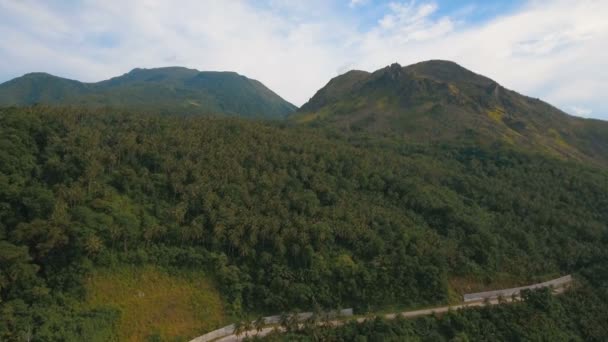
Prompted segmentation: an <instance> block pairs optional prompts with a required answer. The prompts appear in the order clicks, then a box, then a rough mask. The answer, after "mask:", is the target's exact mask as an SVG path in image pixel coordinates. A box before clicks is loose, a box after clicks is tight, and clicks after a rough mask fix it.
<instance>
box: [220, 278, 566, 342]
mask: <svg viewBox="0 0 608 342" xmlns="http://www.w3.org/2000/svg"><path fill="white" fill-rule="evenodd" d="M564 291H565V288H558V289H556V290H554V293H556V294H558V293H562V292H564ZM512 301H513V299H512V298H505V299H504V300H503V301H502V303H510V302H512ZM496 304H499V300H498V299H491V300H488V301H476V302H469V303H466V304H460V305H452V306H440V307H436V308H431V309H423V310H414V311H404V312H396V313H389V314H386V315H384V316H383V317H384V318H386V319H395V318H397V317H398V316H402V317H405V318H414V317H420V316H429V315H432V314H442V313H446V312H448V311H450V310H452V311H453V310H459V309H465V308H471V307H479V306H485V305H496ZM366 319H368V318H357V319H356V321H357V322H358V323H363V322H364V321H365V320H366ZM351 320H352V319H345V320H334V321H330V322H327V323H325V324H330V325H332V326H336V327H337V326H340V325H342V324H344V323H345V322H348V321H351ZM319 324H323V323H319ZM274 330H278V331H280V332H284V331H285V328H283V327H278V326H277V327H270V328H264V329H262V330H260V331H259V332H258V331H256V330H250V331H248V332H247V334H245V333H243V334H242V335H240V336H236V335H229V336H226V337H223V338H220V339H217V340H216V342H239V341H242V340H244V339H245V338H246V337H247V336H248V337H252V336H260V337H263V336H266V335H268V334H270V333H271V332H272V331H274Z"/></svg>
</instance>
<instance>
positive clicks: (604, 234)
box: [0, 107, 608, 341]
mask: <svg viewBox="0 0 608 342" xmlns="http://www.w3.org/2000/svg"><path fill="white" fill-rule="evenodd" d="M607 207H608V172H607V171H606V170H605V169H601V168H597V167H595V166H592V165H586V164H582V163H577V162H573V161H563V160H559V159H554V158H552V157H550V156H546V155H542V154H532V153H530V152H525V151H522V150H521V149H518V150H515V149H510V148H508V147H506V146H504V145H499V144H495V145H492V144H476V143H464V142H462V143H460V144H450V145H447V144H446V145H442V144H431V143H425V144H412V143H410V142H405V143H404V142H403V140H401V139H397V138H392V137H390V136H389V137H383V138H382V137H379V136H371V135H366V134H365V133H361V134H348V135H345V134H343V133H341V132H340V131H339V130H338V131H333V130H330V129H328V130H325V129H309V128H307V127H300V126H290V125H285V124H280V123H262V122H253V121H244V120H240V119H235V118H232V119H231V118H224V119H217V118H207V117H200V116H163V115H154V114H148V115H137V114H130V113H122V112H106V111H91V110H81V109H71V110H66V109H50V108H46V107H33V108H22V109H19V108H6V109H1V110H0V300H1V302H0V339H2V340H8V341H13V340H23V338H24V336H32V337H34V339H35V340H42V341H59V340H68V341H82V340H87V341H95V340H97V341H107V340H113V339H118V338H119V337H120V336H126V335H124V334H126V332H125V330H124V329H125V328H124V325H121V324H124V322H133V321H129V319H133V318H132V317H133V315H132V314H131V313H129V312H128V311H129V310H128V307H129V306H130V305H128V304H126V303H127V302H126V300H127V299H128V298H126V297H125V296H124V295H121V293H124V292H122V291H123V290H116V289H120V288H122V289H125V290H124V291H131V290H132V289H134V288H135V287H134V286H135V283H136V282H138V281H137V279H148V278H147V277H153V278H154V277H156V278H155V279H157V280H158V282H159V284H160V285H159V289H163V288H165V289H173V290H170V291H169V292H168V293H167V294H166V296H167V297H165V298H169V301H171V300H173V299H171V298H173V297H172V296H173V294H175V297H174V298H175V302H176V303H178V306H177V307H176V310H177V308H179V307H181V308H183V305H182V304H184V303H185V302H186V301H187V299H185V298H186V297H189V296H190V297H189V298H192V296H195V297H196V296H198V295H196V294H194V293H193V290H192V286H193V284H194V283H197V282H200V284H201V285H200V286H201V287H202V288H207V289H209V290H210V291H211V293H213V291H214V290H213V288H217V290H218V291H219V293H220V295H221V300H222V301H223V310H225V311H224V314H222V309H221V308H222V305H219V303H218V302H217V297H216V295H214V294H209V296H207V295H206V294H204V293H203V294H200V296H201V297H199V299H196V300H197V301H200V302H201V303H202V302H204V301H207V300H208V301H209V302H210V303H215V304H213V305H214V307H215V308H216V309H213V310H211V311H209V312H208V313H206V314H203V313H202V311H201V312H198V313H199V314H201V315H208V316H205V317H202V316H200V317H198V318H196V317H194V318H189V323H188V324H187V325H188V328H187V329H186V328H184V330H179V331H178V330H177V329H175V330H172V329H174V328H175V327H167V330H160V328H159V331H150V338H152V339H155V338H156V339H160V338H164V339H170V338H172V337H177V336H178V335H179V336H181V337H184V335H182V334H187V335H188V336H186V337H193V336H195V335H198V334H199V333H200V334H202V333H204V332H205V331H200V332H198V333H195V332H194V330H191V328H192V329H193V328H194V325H196V324H199V323H197V322H202V321H201V320H205V319H206V318H207V319H209V320H210V321H211V322H212V323H210V324H209V325H205V324H202V323H201V325H200V327H201V329H204V328H207V327H210V326H211V325H216V322H217V323H219V322H221V321H223V320H232V318H235V317H241V316H242V315H246V314H249V313H252V314H253V315H254V316H256V317H257V316H259V314H260V313H276V312H283V311H291V310H296V309H300V310H306V309H310V308H313V307H321V308H336V307H347V306H353V307H355V308H356V310H357V311H359V312H366V311H370V310H376V309H381V308H383V307H385V306H387V305H402V306H404V307H406V306H422V305H436V304H440V303H446V302H447V301H448V300H449V299H450V295H451V294H452V293H453V292H454V291H459V289H460V288H462V287H458V286H457V284H459V283H458V281H459V279H460V280H461V282H462V279H466V282H469V283H476V284H492V285H493V286H494V285H495V286H500V281H502V280H503V279H506V280H505V281H508V283H509V285H511V284H513V283H520V284H524V283H530V282H534V281H536V280H538V279H536V278H537V277H543V276H546V275H554V274H564V273H570V272H579V273H580V272H582V273H583V277H584V278H585V279H591V278H592V277H596V278H597V279H596V280H594V282H592V281H591V280H589V282H590V284H592V285H589V287H590V288H591V289H592V291H591V292H593V291H595V292H593V293H594V296H597V298H600V299H598V303H605V302H602V300H604V298H605V297H601V296H602V295H604V294H605V293H604V294H602V293H601V291H604V292H605V284H606V282H605V279H607V278H608V272H606V269H605V267H604V268H602V265H606V264H607V263H606V260H608V259H607V257H606V256H607V253H608V252H607V250H608V249H607V248H606V244H607V243H608V227H607V222H608V211H607V210H606V208H607ZM130 267H136V268H140V267H143V269H142V271H141V272H143V273H137V272H135V273H133V274H132V275H131V276H132V277H133V278H129V277H128V274H127V273H125V272H126V271H125V270H126V269H128V268H130ZM150 267H152V268H150ZM156 269H158V271H157V270H156ZM112 270H118V271H116V274H115V275H113V274H112V272H113V271H112ZM147 272H151V273H147ZM188 274H190V275H191V277H192V278H187V277H188V276H187V275H188ZM196 274H204V276H202V275H201V277H202V278H198V276H196ZM505 274H508V275H509V276H508V277H506V276H505ZM184 277H186V278H184ZM184 279H191V280H184ZM593 279H595V278H593ZM602 281H604V282H603V283H602ZM155 283H156V281H155ZM211 284H214V285H213V286H212V285H211ZM451 284H452V287H451V286H450V285H451ZM601 284H604V285H601ZM601 286H604V287H601ZM148 291H150V290H145V291H143V292H144V293H147V292H148ZM171 291H175V292H173V294H172V292H171ZM163 292H166V291H163ZM581 296H582V295H581ZM95 298H97V299H95ZM565 298H566V296H564V299H561V298H560V299H558V301H560V302H561V301H565V300H567V299H565ZM589 298H590V300H594V298H596V297H589ZM102 302H107V305H104V306H101V304H102ZM165 303H166V302H165ZM180 303H181V304H180ZM83 304H84V305H83ZM97 304H100V305H99V306H98V305H97ZM141 305H145V306H147V305H151V304H149V303H142V304H141ZM163 305H164V304H163ZM560 305H562V304H560ZM563 305H566V304H563ZM161 306H162V305H161ZM515 308H517V306H514V307H513V309H511V308H505V309H503V308H501V309H496V310H505V311H504V312H505V314H506V313H509V312H511V311H510V310H515ZM157 309H158V308H157ZM155 310H156V309H155ZM180 310H181V309H180ZM483 310H486V309H483ZM483 310H482V311H480V312H482V313H484V312H486V311H483ZM487 310H488V311H487V312H488V313H487V315H491V314H492V313H493V312H494V311H492V310H494V309H487ZM160 312H163V311H162V310H161V311H160ZM184 312H185V311H184ZM475 312H478V311H475ZM498 312H503V311H498ZM539 312H540V311H539ZM539 314H540V313H539ZM601 314H602V312H599V313H598V317H605V316H601ZM467 315H469V314H467ZM470 315H473V316H470V318H467V319H471V320H475V319H477V318H475V317H476V316H474V315H477V314H470ZM223 317H232V318H223ZM466 317H469V316H466ZM522 317H526V316H525V315H524V316H522ZM176 319H177V318H176ZM480 319H481V318H480ZM125 320H126V321H125ZM482 323H483V321H479V324H482ZM141 324H143V323H141ZM387 324H393V323H387ZM395 324H397V323H395ZM407 324H410V323H407ZM425 324H426V323H425ZM429 324H430V323H429ZM434 324H435V323H434ZM437 324H439V323H437ZM475 324H477V323H475ZM514 324H515V323H514ZM581 324H582V323H581ZM143 327H145V325H140V323H134V326H133V328H134V329H137V331H138V332H137V334H138V336H143V335H142V334H143V331H142V329H143ZM163 329H164V328H163ZM467 331H468V330H467ZM441 333H442V334H443V332H441ZM515 333H516V332H514V334H515ZM172 334H175V335H172ZM471 334H472V335H471V336H472V337H474V336H476V335H474V334H473V333H471ZM598 334H599V333H598ZM446 336H447V335H446ZM521 336H525V335H521ZM600 336H601V335H600ZM603 336H604V337H605V335H603ZM522 338H523V337H522Z"/></svg>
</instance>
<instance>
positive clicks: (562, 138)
mask: <svg viewBox="0 0 608 342" xmlns="http://www.w3.org/2000/svg"><path fill="white" fill-rule="evenodd" d="M293 119H294V120H295V121H297V122H300V123H309V124H313V125H321V126H322V125H329V126H332V127H338V128H340V129H342V130H345V131H348V132H357V131H364V132H374V133H383V134H392V135H398V136H402V137H405V138H409V139H412V140H413V141H417V142H433V141H435V142H436V141H444V142H445V141H454V140H469V141H471V140H472V141H475V142H476V143H481V144H491V143H496V142H501V143H503V144H506V145H511V146H514V147H517V148H523V149H526V150H530V151H534V152H542V153H548V154H551V155H554V156H559V157H562V158H568V159H574V160H580V161H591V162H594V163H596V164H598V163H599V164H604V165H607V164H608V123H607V122H603V121H599V120H585V119H581V118H576V117H573V116H570V115H568V114H566V113H564V112H562V111H560V110H559V109H557V108H555V107H553V106H551V105H549V104H547V103H545V102H543V101H540V100H538V99H534V98H530V97H526V96H523V95H521V94H518V93H516V92H514V91H511V90H509V89H506V88H504V87H502V86H501V85H500V84H498V83H496V82H495V81H493V80H491V79H489V78H486V77H484V76H481V75H478V74H475V73H473V72H471V71H469V70H467V69H465V68H463V67H461V66H459V65H457V64H456V63H453V62H448V61H439V60H433V61H427V62H422V63H418V64H414V65H410V66H407V67H402V66H400V65H398V64H393V65H391V66H388V67H386V68H383V69H380V70H378V71H376V72H373V73H367V72H363V71H351V72H348V73H346V74H344V75H341V76H338V77H336V78H334V79H332V80H331V81H330V82H329V83H328V84H327V85H326V86H325V87H324V88H323V89H321V90H319V91H318V92H317V93H316V94H315V96H314V97H313V98H312V99H311V100H310V101H309V102H308V103H306V104H305V105H304V106H302V108H301V109H300V110H299V112H298V114H296V115H294V116H293Z"/></svg>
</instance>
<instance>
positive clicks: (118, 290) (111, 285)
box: [86, 266, 225, 341]
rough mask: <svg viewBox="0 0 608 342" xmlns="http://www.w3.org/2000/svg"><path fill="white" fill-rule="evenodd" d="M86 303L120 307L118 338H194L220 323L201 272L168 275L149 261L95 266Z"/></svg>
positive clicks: (216, 302)
mask: <svg viewBox="0 0 608 342" xmlns="http://www.w3.org/2000/svg"><path fill="white" fill-rule="evenodd" d="M86 288H87V302H86V305H87V306H88V307H90V308H98V307H112V308H116V309H118V310H120V312H121V319H120V322H119V324H118V336H119V338H120V340H121V341H144V340H145V339H146V337H148V336H152V335H155V336H158V337H161V338H162V339H163V340H164V339H175V338H181V339H186V338H189V337H195V336H197V335H201V334H203V333H205V332H208V331H211V330H213V329H214V328H217V327H220V326H222V325H223V324H224V323H225V316H224V311H223V307H222V302H221V299H220V296H219V293H218V292H217V290H216V289H215V288H214V287H213V285H212V284H211V282H210V281H209V279H208V278H207V277H205V275H204V274H202V273H187V274H179V275H170V274H168V273H166V272H164V271H162V270H161V269H158V268H156V267H153V266H148V267H142V268H135V267H126V266H125V267H119V268H112V269H105V270H101V271H97V272H96V273H95V274H93V275H92V276H91V277H90V278H88V279H87V281H86Z"/></svg>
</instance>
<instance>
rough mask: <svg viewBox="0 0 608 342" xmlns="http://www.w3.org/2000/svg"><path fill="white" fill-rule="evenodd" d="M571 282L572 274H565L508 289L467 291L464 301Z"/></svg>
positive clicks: (509, 294)
mask: <svg viewBox="0 0 608 342" xmlns="http://www.w3.org/2000/svg"><path fill="white" fill-rule="evenodd" d="M571 282H572V276H571V275H567V276H564V277H561V278H557V279H553V280H549V281H546V282H544V283H539V284H534V285H529V286H521V287H514V288H510V289H503V290H496V291H485V292H477V293H469V294H465V295H464V302H465V303H467V302H474V301H480V300H486V299H496V298H499V297H503V298H508V297H512V296H513V295H515V296H519V295H520V293H521V291H523V290H532V289H540V288H543V287H555V288H559V287H563V286H565V285H567V284H569V283H571Z"/></svg>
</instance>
